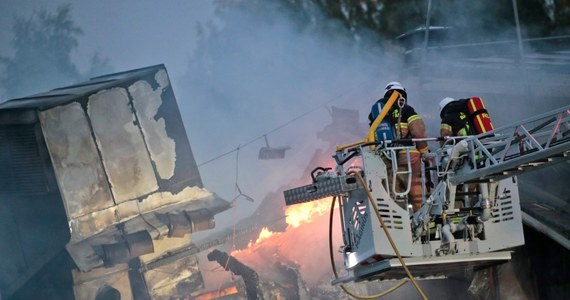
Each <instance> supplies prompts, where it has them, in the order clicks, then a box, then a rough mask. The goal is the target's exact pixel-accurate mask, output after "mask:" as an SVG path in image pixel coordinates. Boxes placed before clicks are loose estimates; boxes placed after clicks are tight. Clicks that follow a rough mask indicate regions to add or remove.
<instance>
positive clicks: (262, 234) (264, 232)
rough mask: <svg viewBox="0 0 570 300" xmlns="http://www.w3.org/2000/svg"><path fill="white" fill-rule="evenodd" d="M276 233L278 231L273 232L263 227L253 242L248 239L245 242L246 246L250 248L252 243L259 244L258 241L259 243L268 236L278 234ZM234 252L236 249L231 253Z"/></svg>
mask: <svg viewBox="0 0 570 300" xmlns="http://www.w3.org/2000/svg"><path fill="white" fill-rule="evenodd" d="M278 234H279V233H278V232H273V231H271V230H269V229H268V228H267V227H263V228H262V229H261V232H260V233H259V236H258V237H257V240H256V241H255V243H254V242H253V241H250V242H249V243H248V244H247V247H248V248H251V246H253V245H255V244H259V243H261V242H262V241H264V240H267V239H269V238H270V237H272V236H275V235H278ZM234 252H235V253H238V251H233V252H232V254H233V253H234Z"/></svg>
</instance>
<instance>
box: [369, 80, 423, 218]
mask: <svg viewBox="0 0 570 300" xmlns="http://www.w3.org/2000/svg"><path fill="white" fill-rule="evenodd" d="M394 91H398V92H399V93H400V94H401V95H402V99H400V100H399V101H398V102H396V103H394V105H393V106H392V109H391V110H390V112H389V113H388V115H387V116H386V118H387V119H388V121H389V122H390V123H391V124H393V125H394V129H395V139H411V138H425V137H426V129H425V124H424V121H423V120H422V117H421V116H420V115H419V114H417V113H416V111H415V109H414V108H413V107H412V106H410V105H408V103H407V92H406V89H405V88H404V87H403V86H402V85H401V84H400V83H399V82H396V81H393V82H390V83H388V84H387V85H386V88H385V89H384V97H383V98H381V99H380V100H378V101H376V103H375V104H374V105H373V107H372V111H371V112H370V114H369V115H368V120H369V121H370V124H372V122H374V120H375V119H376V117H378V115H379V112H380V111H381V109H379V108H378V107H379V105H381V104H385V103H386V102H387V101H388V99H389V98H390V96H391V95H392V93H394ZM402 144H403V145H404V146H413V143H412V142H409V143H402ZM415 146H416V147H415V149H413V150H410V164H411V168H412V182H411V185H410V193H409V198H410V202H411V204H412V208H413V211H414V212H415V211H417V210H418V209H420V208H421V206H422V187H421V156H422V155H424V154H426V153H428V151H429V149H428V145H427V142H424V141H421V142H416V143H415ZM406 168H407V161H406V153H405V152H404V151H400V152H399V153H398V169H399V171H402V170H405V169H406ZM407 180H408V178H407V175H404V174H401V175H398V181H399V182H400V183H401V185H403V186H407Z"/></svg>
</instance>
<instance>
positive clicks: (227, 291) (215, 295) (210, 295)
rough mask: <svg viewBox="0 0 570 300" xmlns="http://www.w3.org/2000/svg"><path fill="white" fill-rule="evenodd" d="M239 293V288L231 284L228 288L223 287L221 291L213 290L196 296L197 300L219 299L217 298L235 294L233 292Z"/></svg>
mask: <svg viewBox="0 0 570 300" xmlns="http://www.w3.org/2000/svg"><path fill="white" fill-rule="evenodd" d="M237 293H238V289H237V287H236V286H231V287H229V288H227V289H223V290H221V291H219V292H218V291H216V292H211V293H206V294H202V295H199V296H197V297H196V298H195V300H210V299H217V298H221V297H224V296H228V295H233V294H237Z"/></svg>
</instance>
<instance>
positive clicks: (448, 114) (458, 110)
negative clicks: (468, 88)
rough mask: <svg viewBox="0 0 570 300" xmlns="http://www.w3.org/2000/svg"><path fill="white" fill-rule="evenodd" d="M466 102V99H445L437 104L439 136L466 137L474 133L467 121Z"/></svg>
mask: <svg viewBox="0 0 570 300" xmlns="http://www.w3.org/2000/svg"><path fill="white" fill-rule="evenodd" d="M466 101H467V99H460V100H456V99H453V98H450V97H445V98H443V99H442V100H441V101H440V102H439V116H440V117H441V126H440V129H439V134H440V136H467V135H472V134H474V133H475V132H474V131H473V126H472V125H471V122H470V120H469V116H468V113H469V112H468V111H467V109H466V107H467V104H466Z"/></svg>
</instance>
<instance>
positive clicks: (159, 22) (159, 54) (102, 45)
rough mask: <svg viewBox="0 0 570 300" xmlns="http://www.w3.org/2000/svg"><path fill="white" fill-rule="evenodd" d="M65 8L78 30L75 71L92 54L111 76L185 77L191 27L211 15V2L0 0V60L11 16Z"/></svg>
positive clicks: (6, 49)
mask: <svg viewBox="0 0 570 300" xmlns="http://www.w3.org/2000/svg"><path fill="white" fill-rule="evenodd" d="M66 3H71V4H72V14H73V21H74V22H76V25H78V26H79V27H81V28H82V30H83V35H81V36H80V37H79V47H78V49H77V51H76V52H75V53H74V57H73V58H74V62H75V63H76V65H77V66H78V68H79V69H80V71H85V70H86V69H87V68H88V63H89V59H90V58H91V57H92V56H93V55H94V54H96V53H98V54H100V55H101V56H103V57H106V58H108V59H110V62H111V64H112V66H113V67H114V68H115V69H116V70H117V71H122V70H130V69H136V68H140V67H143V66H149V65H155V64H165V65H166V67H167V69H168V71H169V74H170V76H171V77H176V76H179V75H181V74H182V73H184V72H185V66H186V64H187V63H186V62H187V60H188V59H189V57H190V53H192V51H193V50H194V47H195V38H196V32H195V30H194V29H195V26H196V24H197V23H198V22H204V21H205V20H208V19H211V18H212V17H213V12H214V11H213V10H214V7H213V5H212V4H211V3H212V2H211V1H201V0H198V1H180V0H173V1H136V0H124V1H111V0H101V1H88V0H78V1H62V0H50V1H47V0H44V1H42V0H18V1H14V0H1V1H0V7H1V9H0V28H1V30H0V53H1V55H5V56H9V55H10V54H11V53H12V51H13V49H11V48H10V46H9V43H10V40H11V38H12V36H11V26H12V23H13V18H14V17H15V16H18V17H29V16H31V14H32V13H33V12H37V11H39V10H42V9H46V10H47V11H49V12H54V11H55V9H56V8H57V7H58V6H59V5H62V4H66Z"/></svg>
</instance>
